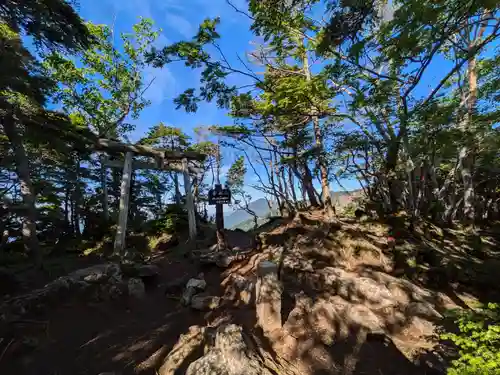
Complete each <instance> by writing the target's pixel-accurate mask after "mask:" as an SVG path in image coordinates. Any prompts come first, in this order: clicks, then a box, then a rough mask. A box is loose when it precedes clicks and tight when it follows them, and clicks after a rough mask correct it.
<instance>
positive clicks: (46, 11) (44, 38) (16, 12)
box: [0, 0, 93, 51]
mask: <svg viewBox="0 0 500 375" xmlns="http://www.w3.org/2000/svg"><path fill="white" fill-rule="evenodd" d="M0 19H1V20H2V22H4V23H5V24H6V25H8V27H9V28H11V29H12V30H13V31H14V32H15V33H20V32H21V31H24V32H25V33H26V34H27V35H29V36H32V37H33V38H34V41H35V43H37V44H38V46H47V47H50V48H66V49H70V50H73V51H74V50H81V49H86V48H88V47H89V46H90V44H91V43H92V42H93V38H92V36H91V34H90V33H89V31H88V30H87V28H86V26H85V24H84V23H83V21H82V19H81V18H80V16H79V15H78V13H77V12H76V11H75V9H73V7H72V6H71V4H70V3H69V2H68V1H66V0H4V1H2V2H1V3H0Z"/></svg>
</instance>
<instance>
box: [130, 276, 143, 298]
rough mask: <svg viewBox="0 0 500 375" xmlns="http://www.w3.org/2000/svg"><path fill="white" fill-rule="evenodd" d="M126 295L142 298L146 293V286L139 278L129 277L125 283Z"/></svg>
mask: <svg viewBox="0 0 500 375" xmlns="http://www.w3.org/2000/svg"><path fill="white" fill-rule="evenodd" d="M127 288H128V295H129V296H131V297H133V298H137V299H140V298H143V297H144V296H145V294H146V288H145V286H144V283H143V282H142V280H141V279H129V280H128V283H127Z"/></svg>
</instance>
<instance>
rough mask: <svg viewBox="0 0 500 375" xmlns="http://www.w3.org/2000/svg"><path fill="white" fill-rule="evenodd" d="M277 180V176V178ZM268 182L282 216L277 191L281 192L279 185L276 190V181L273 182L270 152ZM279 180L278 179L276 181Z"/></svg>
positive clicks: (281, 207)
mask: <svg viewBox="0 0 500 375" xmlns="http://www.w3.org/2000/svg"><path fill="white" fill-rule="evenodd" d="M278 180H279V178H278ZM269 182H270V183H271V187H272V189H273V193H274V199H276V204H277V205H278V208H279V210H280V214H281V216H283V204H282V202H281V200H280V194H278V191H279V192H280V193H282V191H281V187H280V186H278V190H276V183H275V182H274V166H273V155H272V154H271V157H270V158H269ZM278 182H279V181H278Z"/></svg>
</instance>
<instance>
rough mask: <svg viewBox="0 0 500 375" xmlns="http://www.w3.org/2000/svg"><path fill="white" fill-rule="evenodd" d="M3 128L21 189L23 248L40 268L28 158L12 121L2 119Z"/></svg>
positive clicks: (33, 196) (40, 256) (40, 255)
mask: <svg viewBox="0 0 500 375" xmlns="http://www.w3.org/2000/svg"><path fill="white" fill-rule="evenodd" d="M3 128H4V131H5V135H6V136H7V138H8V139H9V142H10V144H11V146H12V149H13V151H14V158H15V161H16V170H17V175H18V177H19V182H20V187H21V196H22V198H23V204H24V218H23V229H22V232H23V241H24V247H25V249H26V251H27V253H28V254H30V256H31V257H32V258H33V261H34V263H35V265H36V266H37V267H40V266H41V265H42V254H41V252H40V244H39V242H38V237H37V233H36V216H37V214H36V207H35V193H34V189H33V184H32V182H31V177H30V169H29V164H28V157H27V155H26V151H25V150H24V145H23V143H22V138H21V137H20V136H19V134H18V133H17V129H16V125H15V124H14V122H13V121H12V119H9V118H4V120H3Z"/></svg>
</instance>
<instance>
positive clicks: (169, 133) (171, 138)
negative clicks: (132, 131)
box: [141, 123, 189, 205]
mask: <svg viewBox="0 0 500 375" xmlns="http://www.w3.org/2000/svg"><path fill="white" fill-rule="evenodd" d="M141 143H144V144H148V145H152V146H154V147H159V148H164V149H171V150H179V151H185V150H186V149H187V148H188V147H189V137H188V136H187V135H186V134H184V133H183V132H182V130H181V129H180V128H174V127H171V126H166V125H165V124H163V123H160V124H158V125H156V126H154V127H152V128H151V130H150V131H149V132H148V134H147V136H146V138H145V139H143V140H141ZM170 176H171V178H172V179H173V181H174V188H175V194H174V197H175V203H176V204H177V205H180V204H181V192H180V189H179V176H178V174H177V172H171V173H170Z"/></svg>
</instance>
